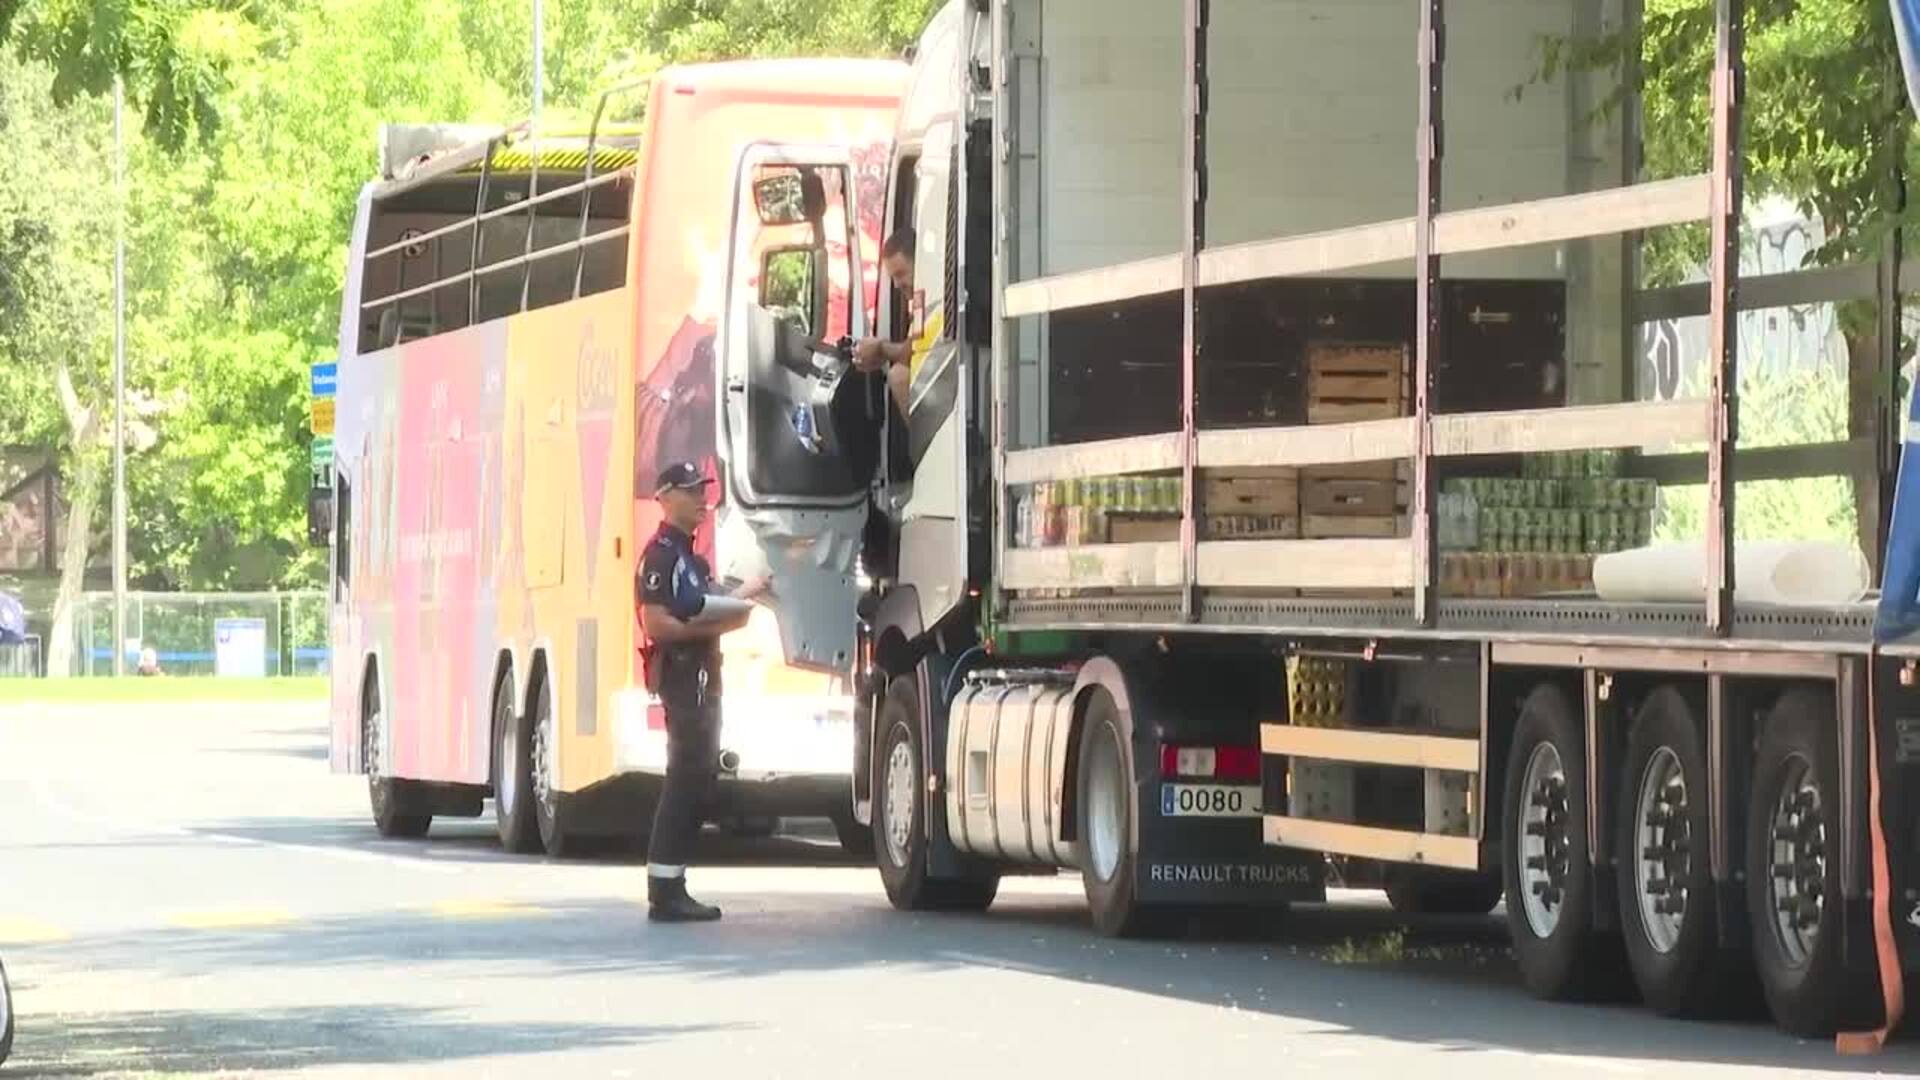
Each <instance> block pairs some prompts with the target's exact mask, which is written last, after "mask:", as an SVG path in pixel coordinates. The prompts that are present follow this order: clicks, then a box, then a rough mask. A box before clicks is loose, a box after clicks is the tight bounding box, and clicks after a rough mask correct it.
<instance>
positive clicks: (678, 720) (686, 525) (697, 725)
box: [634, 462, 767, 922]
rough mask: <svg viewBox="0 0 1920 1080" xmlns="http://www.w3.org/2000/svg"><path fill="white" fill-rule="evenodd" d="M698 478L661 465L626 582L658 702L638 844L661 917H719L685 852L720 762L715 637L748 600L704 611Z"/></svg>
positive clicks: (748, 592)
mask: <svg viewBox="0 0 1920 1080" xmlns="http://www.w3.org/2000/svg"><path fill="white" fill-rule="evenodd" d="M707 483H708V480H707V477H706V476H704V475H703V474H702V473H701V472H700V469H699V467H697V466H695V465H693V464H692V463H690V462H677V463H674V464H671V465H668V466H667V467H666V468H664V469H662V470H660V476H659V479H658V481H657V482H656V484H655V486H654V497H655V498H656V499H658V500H659V502H660V509H661V512H662V520H661V522H660V531H659V532H657V533H655V534H654V537H653V539H652V540H651V541H650V542H649V543H648V544H647V547H646V551H645V552H644V553H643V554H642V556H641V559H640V569H639V572H638V574H637V579H636V581H635V583H634V584H635V591H636V593H637V597H636V599H637V602H638V605H639V608H640V625H641V628H642V629H643V630H645V631H646V636H647V641H648V646H647V649H646V653H645V658H646V675H647V686H648V688H649V689H651V690H652V691H653V692H654V694H655V695H657V696H658V697H659V698H660V701H661V703H662V704H663V705H664V706H665V707H666V712H667V779H666V783H665V785H664V786H663V787H662V788H661V791H660V805H659V807H658V809H656V810H655V811H654V815H653V838H652V842H651V844H650V846H649V848H648V851H647V916H648V917H649V918H651V919H654V920H657V921H660V922H709V921H712V920H714V919H718V918H719V917H720V909H719V908H717V907H714V906H712V905H710V904H702V903H699V902H697V901H695V900H694V899H693V898H692V897H690V896H688V895H687V858H688V856H689V855H690V854H691V853H692V848H693V842H694V838H695V836H697V835H698V833H699V831H700V824H701V818H702V812H703V810H704V809H705V806H706V803H707V799H708V796H709V795H710V793H711V791H712V789H713V781H714V774H715V772H716V770H717V769H718V768H719V757H720V637H721V635H723V634H726V633H728V632H730V631H733V630H737V629H739V628H740V627H742V626H745V625H746V624H747V617H748V615H749V614H751V612H752V608H750V607H749V608H743V609H742V610H741V611H740V612H739V613H738V614H736V615H731V616H724V617H715V615H714V613H712V612H706V611H705V609H706V607H707V597H708V596H709V595H710V594H713V593H714V592H715V590H714V587H713V583H712V573H713V571H712V568H711V567H709V566H708V565H707V561H706V560H705V559H703V558H701V557H700V556H699V554H697V553H696V552H695V551H694V550H693V531H694V530H695V529H697V528H699V526H700V523H701V522H702V521H703V520H705V519H706V516H707V499H706V489H707ZM766 591H767V586H766V582H765V581H763V580H760V581H752V582H748V583H747V584H745V585H742V586H741V587H740V588H739V589H738V590H736V591H735V592H734V593H733V596H734V597H735V598H736V599H740V600H752V599H754V598H756V597H759V596H761V595H764V594H765V593H766ZM703 612H704V613H705V616H706V617H704V618H703V617H702V614H703Z"/></svg>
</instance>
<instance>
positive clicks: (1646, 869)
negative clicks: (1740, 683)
mask: <svg viewBox="0 0 1920 1080" xmlns="http://www.w3.org/2000/svg"><path fill="white" fill-rule="evenodd" d="M1703 716H1705V710H1704V708H1702V706H1701V703H1700V702H1697V701H1690V700H1688V698H1687V697H1685V696H1683V695H1682V694H1681V692H1680V691H1679V690H1676V689H1675V688H1673V687H1671V686H1662V687H1659V688H1657V689H1656V690H1654V691H1653V693H1651V694H1649V695H1648V696H1647V699H1646V702H1645V703H1644V704H1643V705H1641V707H1640V710H1639V715H1638V716H1636V717H1635V718H1634V721H1633V728H1632V730H1631V732H1630V733H1629V734H1628V736H1627V755H1626V761H1625V763H1624V765H1625V767H1624V770H1623V771H1622V773H1621V791H1620V798H1619V799H1618V800H1617V804H1616V806H1615V809H1614V814H1615V818H1614V823H1615V832H1614V843H1615V845H1616V847H1615V850H1616V851H1618V852H1619V853H1620V866H1619V871H1618V875H1619V879H1618V880H1619V888H1620V926H1621V930H1622V932H1623V936H1624V937H1625V939H1626V950H1627V961H1628V963H1629V964H1630V965H1631V966H1632V968H1633V979H1634V982H1635V983H1636V984H1638V985H1639V987H1640V996H1641V997H1642V998H1643V999H1644V1000H1645V1001H1646V1003H1647V1005H1648V1006H1650V1007H1651V1008H1652V1009H1653V1010H1654V1011H1656V1012H1660V1013H1665V1014H1667V1015H1669V1016H1697V1015H1702V1014H1706V1013H1711V1012H1723V1011H1725V1010H1727V1009H1728V1008H1729V1007H1730V1006H1732V1005H1733V1004H1734V1001H1735V999H1734V998H1732V997H1730V996H1729V995H1728V993H1727V989H1728V987H1729V986H1730V984H1731V983H1732V976H1733V972H1732V970H1731V969H1732V965H1733V964H1734V962H1735V958H1734V957H1732V956H1729V955H1726V954H1723V953H1722V952H1721V950H1720V943H1719V940H1718V927H1719V916H1718V914H1717V912H1716V910H1715V907H1716V905H1715V896H1714V886H1713V875H1712V873H1711V872H1710V868H1709V864H1708V860H1707V833H1708V824H1707V819H1708V811H1709V804H1708V799H1707V760H1706V754H1705V751H1704V749H1703V743H1702V737H1701V728H1700V723H1699V719H1698V718H1700V717H1703Z"/></svg>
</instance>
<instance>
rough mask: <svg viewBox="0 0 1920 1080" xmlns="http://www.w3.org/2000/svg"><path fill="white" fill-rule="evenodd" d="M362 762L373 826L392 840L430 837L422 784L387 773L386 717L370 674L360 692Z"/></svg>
mask: <svg viewBox="0 0 1920 1080" xmlns="http://www.w3.org/2000/svg"><path fill="white" fill-rule="evenodd" d="M360 717H361V720H360V762H361V768H362V769H363V771H365V772H366V774H367V802H368V804H369V805H370V806H371V807H372V809H373V827H374V830H375V831H376V832H378V833H379V834H380V835H381V836H384V837H388V838H389V839H410V840H411V839H418V838H419V837H422V836H425V835H427V829H428V828H430V827H431V826H432V825H433V815H432V814H430V813H426V812H424V811H423V810H421V804H422V803H423V802H424V797H423V796H422V795H421V793H420V789H419V785H418V784H416V783H414V782H413V781H411V780H402V779H400V778H398V777H392V776H388V775H387V774H386V768H387V762H386V760H385V752H386V718H385V717H384V716H383V715H382V713H381V708H380V682H379V678H378V676H376V675H371V674H370V675H368V676H367V681H366V685H365V687H364V689H362V690H361V692H360Z"/></svg>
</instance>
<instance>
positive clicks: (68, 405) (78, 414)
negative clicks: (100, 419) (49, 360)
mask: <svg viewBox="0 0 1920 1080" xmlns="http://www.w3.org/2000/svg"><path fill="white" fill-rule="evenodd" d="M53 381H54V385H55V386H56V387H58V389H59V391H60V408H61V411H63V412H65V413H66V416H67V430H68V431H69V432H70V433H71V434H72V436H73V445H74V446H75V447H76V448H77V447H84V446H86V445H87V443H89V442H91V441H92V440H93V420H94V413H93V410H92V409H89V408H87V407H86V406H85V405H82V404H81V403H80V394H79V392H78V391H76V390H75V389H74V388H73V371H72V369H71V368H69V367H68V366H67V361H66V360H65V359H64V358H62V359H61V361H60V366H59V368H58V369H57V370H56V371H55V372H54V378H53Z"/></svg>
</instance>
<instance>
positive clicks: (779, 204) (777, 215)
mask: <svg viewBox="0 0 1920 1080" xmlns="http://www.w3.org/2000/svg"><path fill="white" fill-rule="evenodd" d="M753 208H754V210H755V212H757V213H758V214H759V215H760V224H762V225H799V224H801V223H802V222H804V221H806V220H807V206H806V191H805V189H804V185H803V184H802V183H801V182H800V176H799V174H797V173H777V174H775V175H773V176H763V177H761V178H760V179H758V180H755V181H754V182H753Z"/></svg>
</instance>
